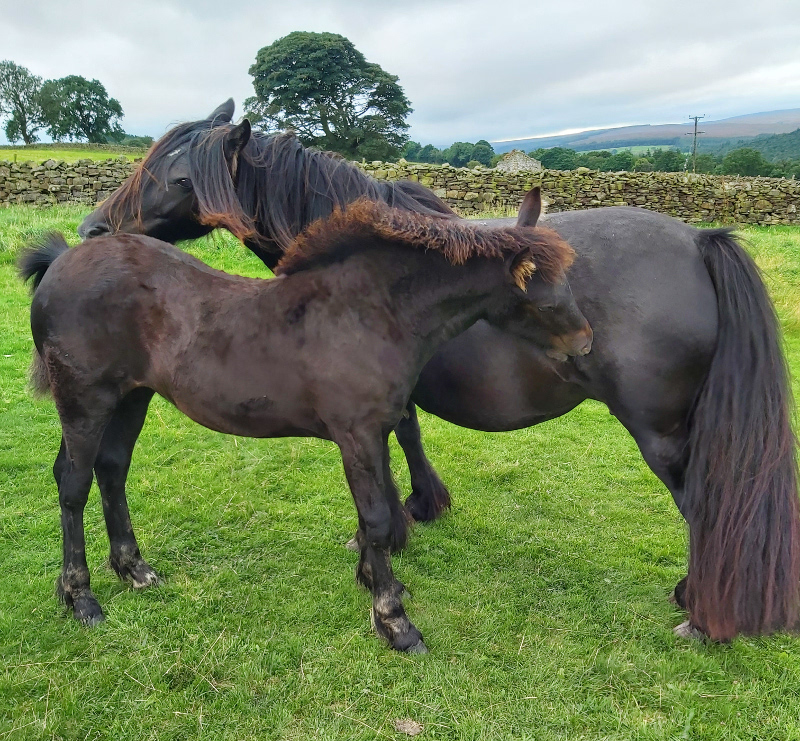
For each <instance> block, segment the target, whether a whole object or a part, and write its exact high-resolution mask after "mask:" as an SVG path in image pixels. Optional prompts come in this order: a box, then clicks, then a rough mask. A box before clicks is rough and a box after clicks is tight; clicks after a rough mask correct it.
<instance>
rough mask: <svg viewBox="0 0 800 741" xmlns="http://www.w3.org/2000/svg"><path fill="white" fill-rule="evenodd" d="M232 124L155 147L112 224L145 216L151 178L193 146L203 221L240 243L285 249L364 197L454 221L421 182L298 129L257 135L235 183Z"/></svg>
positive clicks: (174, 134)
mask: <svg viewBox="0 0 800 741" xmlns="http://www.w3.org/2000/svg"><path fill="white" fill-rule="evenodd" d="M232 128H233V125H232V124H227V123H222V124H221V123H215V122H214V121H210V120H202V121H194V122H191V123H185V124H180V125H179V126H176V127H175V128H173V129H171V130H170V131H168V132H167V133H166V134H165V135H164V136H163V137H161V139H159V140H158V141H157V142H156V143H155V144H154V145H153V146H152V148H151V149H150V151H149V152H148V154H147V157H146V158H145V160H144V161H143V162H142V163H141V164H140V165H139V166H138V167H137V168H136V170H135V171H134V173H133V175H132V176H131V177H130V179H129V180H128V181H126V182H125V183H124V184H123V185H122V186H121V187H120V188H119V189H118V190H117V191H116V192H115V193H114V194H112V195H111V196H110V197H109V199H108V200H107V201H106V204H105V209H106V213H107V216H108V217H109V221H110V223H111V224H112V225H113V224H115V223H116V224H119V223H120V222H121V220H122V216H123V214H124V213H125V212H126V211H127V212H133V213H134V214H136V215H137V216H139V215H140V214H141V188H142V185H143V180H144V178H146V177H150V178H152V179H154V180H155V181H156V182H157V183H162V184H163V183H164V180H165V174H166V170H167V168H168V167H169V164H170V160H169V156H170V155H171V154H172V153H173V152H175V150H176V149H183V147H189V150H190V151H189V165H190V170H191V178H192V183H193V187H194V192H195V195H196V197H197V201H198V208H199V217H200V221H201V222H202V223H203V224H206V225H208V226H212V227H223V228H225V229H228V230H229V231H230V232H232V233H233V234H234V235H236V236H237V237H239V239H241V240H242V241H247V242H249V243H254V244H256V245H258V246H261V247H265V248H267V249H268V250H269V249H270V248H271V250H272V251H274V250H275V247H276V246H277V248H278V249H279V250H280V251H285V250H286V249H288V248H289V246H290V245H291V244H292V241H293V240H294V238H295V237H296V236H297V235H298V234H299V233H300V232H301V231H302V230H303V229H304V228H305V227H307V226H308V225H309V224H311V223H312V222H314V221H316V220H317V219H319V218H322V217H325V216H328V215H329V214H331V213H332V212H333V211H334V210H335V209H342V208H344V207H345V206H347V204H348V203H351V202H353V201H355V200H357V199H358V198H360V197H362V196H364V197H366V198H369V199H371V200H373V201H380V202H382V203H386V204H387V205H389V206H392V207H394V208H398V209H401V210H405V211H410V212H414V213H420V214H427V215H429V216H439V217H440V218H456V214H455V212H454V211H453V210H452V209H451V208H450V207H449V206H448V205H447V204H446V203H445V202H444V201H443V200H442V199H441V198H439V197H438V196H436V195H434V194H433V193H432V192H431V191H430V190H428V189H427V188H425V187H423V186H421V185H419V183H415V182H411V181H398V182H388V181H382V180H375V179H374V178H372V177H370V176H369V175H367V174H366V173H365V172H363V171H362V170H361V169H360V168H359V167H357V166H356V165H354V164H353V163H351V162H348V161H347V160H345V159H343V158H342V157H340V156H339V155H337V154H334V153H331V152H322V151H317V150H314V149H308V148H306V147H304V146H303V145H302V144H301V143H300V142H299V141H298V139H297V137H296V136H295V135H294V134H293V133H280V134H263V133H260V132H253V133H252V135H251V137H250V139H249V141H248V142H247V144H246V146H245V147H244V149H243V151H242V152H241V153H240V154H239V156H238V158H237V161H236V167H235V180H236V182H235V184H234V180H233V178H232V177H231V174H230V171H229V166H228V162H227V160H226V159H225V155H224V151H223V143H224V139H225V135H226V134H227V133H228V132H229V131H230V130H231V129H232Z"/></svg>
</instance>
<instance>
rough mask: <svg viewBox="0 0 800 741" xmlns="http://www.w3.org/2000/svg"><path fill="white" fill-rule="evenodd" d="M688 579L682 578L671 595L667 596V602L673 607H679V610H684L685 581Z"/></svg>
mask: <svg viewBox="0 0 800 741" xmlns="http://www.w3.org/2000/svg"><path fill="white" fill-rule="evenodd" d="M687 579H688V577H686V576H684V577H683V579H681V580H680V581H679V582H678V583H677V584H676V585H675V589H673V590H672V594H671V595H670V596H669V601H670V602H671V603H672V604H673V605H675V606H676V607H680V608H681V610H685V609H686V580H687Z"/></svg>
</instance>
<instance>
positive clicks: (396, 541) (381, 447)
mask: <svg viewBox="0 0 800 741" xmlns="http://www.w3.org/2000/svg"><path fill="white" fill-rule="evenodd" d="M336 440H337V443H338V444H339V448H340V449H341V451H342V461H343V462H344V469H345V473H346V475H347V481H348V483H349V484H350V490H351V491H352V493H353V499H354V500H355V503H356V508H357V509H358V519H359V526H360V533H361V538H362V540H363V545H362V548H361V555H360V559H359V564H358V569H357V571H356V579H357V580H358V581H359V582H361V583H362V584H363V585H364V586H365V587H367V589H369V590H370V592H372V623H373V625H374V627H375V631H376V632H377V633H378V635H379V636H381V637H382V638H384V639H385V640H386V641H387V642H388V643H389V645H390V646H391V647H392V648H394V649H397V650H398V651H410V652H416V653H419V652H424V651H427V649H426V648H425V644H424V643H423V641H422V634H421V633H420V632H419V631H418V630H417V629H416V627H414V625H413V624H412V623H411V621H410V620H409V619H408V617H407V616H406V613H405V610H404V609H403V602H402V599H401V597H402V594H403V585H402V584H401V583H400V582H399V581H397V579H395V577H394V574H393V572H392V563H391V550H392V548H393V547H394V548H395V549H398V548H401V547H402V546H403V545H404V544H405V540H406V527H405V519H404V515H403V509H402V504H401V503H400V498H399V496H398V493H397V489H396V488H395V486H394V483H393V482H392V480H391V475H390V472H389V447H388V441H387V435H386V434H384V433H382V432H381V431H380V430H374V431H367V430H357V431H349V432H348V433H346V434H344V435H342V436H336Z"/></svg>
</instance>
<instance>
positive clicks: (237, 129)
mask: <svg viewBox="0 0 800 741" xmlns="http://www.w3.org/2000/svg"><path fill="white" fill-rule="evenodd" d="M250 133H251V129H250V121H248V120H247V119H246V118H245V119H242V122H241V123H240V124H239V125H238V126H234V127H233V128H232V129H231V130H230V131H228V132H227V133H226V134H225V138H224V139H223V140H222V151H223V153H224V155H225V159H226V161H227V162H228V167H229V168H230V171H231V177H233V178H235V177H236V170H237V169H238V167H239V153H240V152H241V151H242V150H243V149H244V148H245V146H246V145H247V142H249V141H250Z"/></svg>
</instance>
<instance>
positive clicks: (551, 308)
mask: <svg viewBox="0 0 800 741" xmlns="http://www.w3.org/2000/svg"><path fill="white" fill-rule="evenodd" d="M536 308H538V309H539V311H553V310H554V309H555V308H556V307H555V306H537V307H536Z"/></svg>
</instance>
